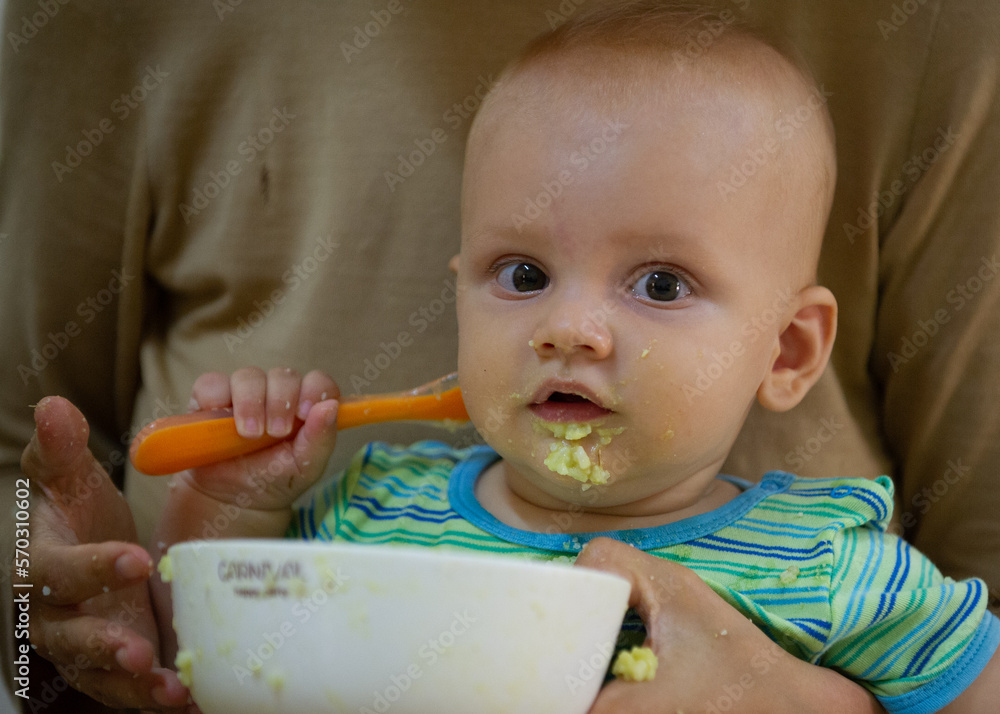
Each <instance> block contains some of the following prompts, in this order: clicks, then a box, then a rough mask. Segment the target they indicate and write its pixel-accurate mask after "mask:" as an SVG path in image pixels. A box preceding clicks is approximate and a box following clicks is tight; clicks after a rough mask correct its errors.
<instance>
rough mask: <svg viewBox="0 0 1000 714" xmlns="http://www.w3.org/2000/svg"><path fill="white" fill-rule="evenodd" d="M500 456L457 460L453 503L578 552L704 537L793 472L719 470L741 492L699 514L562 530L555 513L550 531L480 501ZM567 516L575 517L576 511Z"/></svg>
mask: <svg viewBox="0 0 1000 714" xmlns="http://www.w3.org/2000/svg"><path fill="white" fill-rule="evenodd" d="M499 459H500V456H499V455H498V454H497V453H496V452H495V451H493V449H491V448H489V447H487V446H484V447H480V448H477V449H475V450H473V451H472V453H471V454H470V455H469V456H468V457H467V458H465V459H463V460H462V461H460V462H459V463H458V464H456V466H455V469H454V470H453V471H452V473H451V479H450V481H449V484H448V498H449V500H450V501H451V507H452V508H453V509H454V510H455V512H456V513H458V514H459V515H460V516H462V517H463V518H464V519H466V520H467V521H469V522H470V523H472V524H473V525H474V526H476V527H478V528H480V529H482V530H484V531H485V532H487V533H489V534H491V535H494V536H496V537H497V538H500V539H501V540H505V541H507V542H509V543H516V544H520V545H524V546H528V547H530V548H536V549H538V550H549V551H558V552H565V553H578V552H579V551H580V550H581V549H582V548H583V546H584V545H586V543H587V541H589V540H591V539H593V538H600V537H607V538H614V539H615V540H620V541H622V542H624V543H628V544H629V545H632V546H635V547H636V548H639V549H640V550H653V549H656V548H664V547H667V546H671V545H678V544H680V543H687V542H689V541H692V540H695V539H697V538H701V537H703V536H706V535H709V534H711V533H715V532H716V531H718V530H720V529H721V528H724V527H725V526H727V525H729V524H730V523H732V522H733V521H735V520H737V519H739V518H742V517H743V516H744V515H745V514H746V513H747V512H748V511H749V510H750V509H752V508H753V507H754V506H756V505H757V504H758V503H760V502H761V501H762V500H764V499H765V498H767V497H768V496H772V495H774V494H776V493H783V492H784V491H786V490H788V487H789V486H791V484H792V481H794V480H795V476H794V475H793V474H790V473H786V472H784V471H769V472H768V473H766V474H764V477H763V479H761V481H760V483H752V482H750V481H747V480H746V479H742V478H738V477H736V476H726V475H723V474H720V475H719V476H718V477H717V478H720V479H722V480H723V481H728V482H729V483H731V484H733V485H735V486H736V487H738V488H739V489H740V490H742V491H743V493H741V494H740V495H739V496H737V497H736V498H734V499H733V500H731V501H729V502H728V503H725V504H723V505H722V506H720V507H719V508H716V509H715V510H713V511H709V512H708V513H701V514H699V515H697V516H691V517H690V518H685V519H683V520H680V521H675V522H673V523H666V524H664V525H661V526H650V527H649V528H630V529H627V530H619V531H600V532H590V533H569V532H566V531H565V530H563V529H561V528H560V527H559V524H558V520H557V516H553V521H552V526H551V527H550V528H548V529H547V531H546V532H535V531H526V530H523V529H521V528H515V527H513V526H508V525H507V524H506V523H502V522H500V521H499V520H497V518H496V517H495V516H493V515H492V514H491V513H490V512H489V511H487V510H486V509H485V508H483V507H482V505H480V503H479V501H478V500H476V481H478V480H479V477H480V476H481V475H482V473H483V472H484V471H485V470H486V468H487V467H489V466H490V465H492V464H493V463H494V462H496V461H498V460H499ZM567 516H568V517H569V518H572V517H573V515H572V512H568V513H567Z"/></svg>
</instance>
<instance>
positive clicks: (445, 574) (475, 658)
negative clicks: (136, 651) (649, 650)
mask: <svg viewBox="0 0 1000 714" xmlns="http://www.w3.org/2000/svg"><path fill="white" fill-rule="evenodd" d="M168 557H169V560H168V566H169V570H168V572H171V574H172V582H171V587H172V593H173V602H174V628H175V630H176V631H177V636H178V641H179V645H180V648H181V650H180V654H179V658H178V663H179V670H180V671H181V673H182V676H184V678H185V680H186V681H187V682H189V683H190V684H189V686H190V688H191V692H192V695H193V697H194V700H195V702H197V704H198V705H199V707H200V708H201V709H202V711H203V712H204V713H205V714H232V713H233V712H239V714H263V713H265V712H267V713H268V714H271V713H272V712H284V711H302V712H320V711H323V712H358V713H361V714H371V713H372V712H379V713H381V712H386V711H389V710H390V707H391V711H392V712H394V713H395V714H447V713H448V712H455V713H456V714H467V713H468V712H477V714H478V713H480V712H483V713H488V712H496V713H497V714H499V713H501V712H503V713H504V714H512V713H516V712H525V713H526V714H527V713H531V714H537V713H538V712H546V713H549V714H584V713H585V712H586V711H587V710H588V709H589V708H590V706H591V704H592V703H593V700H594V699H595V697H596V695H597V692H598V690H599V688H600V686H601V683H602V681H603V676H604V673H605V672H606V670H607V667H608V663H609V661H610V657H611V654H612V653H613V651H614V643H615V640H616V638H617V635H618V631H619V628H620V626H621V622H622V618H623V616H624V614H625V610H626V607H627V603H628V596H629V589H630V588H629V583H628V581H626V580H625V579H623V578H620V577H618V576H615V575H611V574H608V573H602V572H598V571H594V570H588V569H584V568H574V567H570V566H567V565H565V564H555V563H544V562H534V561H527V560H520V559H516V558H511V557H509V556H489V555H479V554H475V555H473V554H468V553H464V552H460V551H454V550H447V549H441V548H436V549H432V548H414V547H403V546H371V545H357V544H345V543H320V542H309V543H306V542H296V541H275V540H230V541H198V542H191V543H183V544H178V545H175V546H173V547H172V548H171V549H170V551H169V554H168Z"/></svg>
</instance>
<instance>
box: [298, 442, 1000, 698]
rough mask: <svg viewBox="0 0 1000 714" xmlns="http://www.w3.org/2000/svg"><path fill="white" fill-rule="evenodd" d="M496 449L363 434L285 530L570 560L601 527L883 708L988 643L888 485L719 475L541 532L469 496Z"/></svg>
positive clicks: (989, 628) (954, 669)
mask: <svg viewBox="0 0 1000 714" xmlns="http://www.w3.org/2000/svg"><path fill="white" fill-rule="evenodd" d="M498 458H499V457H498V456H497V454H496V453H495V452H494V451H493V450H492V449H490V448H489V447H485V446H474V447H470V448H467V449H460V450H456V449H454V448H452V447H450V446H447V445H445V444H440V443H435V442H420V443H418V444H414V445H413V446H411V447H406V448H399V447H392V446H388V445H386V444H381V443H373V444H369V445H368V446H367V447H366V448H365V449H363V450H362V451H361V452H359V453H358V454H357V455H356V456H355V457H354V459H353V461H352V463H351V465H350V466H349V467H348V469H347V470H346V471H345V473H344V475H343V477H342V478H340V479H336V480H333V481H330V482H324V483H322V484H320V485H319V486H318V487H317V488H316V489H314V490H313V491H312V493H311V495H310V497H309V500H308V501H307V502H306V503H305V505H301V506H300V507H298V508H297V510H296V515H295V518H293V523H292V526H291V527H290V529H289V533H288V536H289V537H293V538H304V539H309V540H313V539H318V540H328V541H332V540H337V541H351V542H356V543H379V544H401V545H402V544H405V545H423V546H430V547H450V548H456V549H462V550H472V551H478V552H482V553H497V554H503V555H509V556H516V557H523V558H530V559H536V560H550V561H551V560H567V561H571V560H573V559H574V558H575V557H576V555H577V554H578V553H579V551H580V550H581V549H582V548H583V546H584V544H585V543H586V542H587V541H588V540H590V539H591V538H596V537H599V536H608V537H611V538H615V539H617V540H620V541H624V542H626V543H630V544H631V545H633V546H635V547H637V548H640V549H642V550H644V551H647V552H649V553H650V554H652V555H655V556H658V557H661V558H665V559H667V560H671V561H673V562H676V563H680V564H682V565H685V566H687V567H689V568H691V569H693V570H695V571H696V572H697V573H698V574H699V575H700V576H701V578H702V579H703V580H704V581H705V582H706V583H707V584H708V585H709V586H710V587H711V588H712V589H713V590H714V591H715V592H716V593H718V594H719V595H720V596H721V597H722V598H723V599H725V600H726V601H727V602H729V603H730V604H731V605H732V606H733V607H735V608H736V609H737V610H739V611H740V612H742V613H743V614H745V615H746V616H747V617H749V618H750V619H751V620H753V622H754V623H755V624H756V625H757V626H758V627H760V628H761V629H762V630H763V631H764V632H765V633H767V635H768V636H769V637H771V639H773V640H774V641H775V642H777V643H778V644H779V645H780V646H781V647H783V648H784V649H785V650H787V651H788V652H790V653H792V654H793V655H795V656H796V657H799V658H800V659H803V660H805V661H808V662H812V663H814V664H818V665H822V666H824V667H830V668H833V669H836V670H838V671H840V672H842V673H843V674H845V675H846V676H849V677H851V678H852V679H855V680H857V681H858V682H860V683H861V684H862V685H864V686H865V687H867V688H868V689H869V690H870V691H872V692H873V693H874V694H875V696H876V697H878V699H879V701H880V702H881V704H882V706H883V707H885V708H886V709H887V710H888V711H889V712H894V713H895V712H905V713H906V714H918V713H920V712H933V711H937V710H938V709H940V708H941V707H943V706H945V705H946V704H947V703H948V702H950V701H951V700H952V699H954V698H955V697H956V696H958V694H960V693H961V692H962V691H964V690H965V688H966V687H968V685H969V684H971V683H972V681H974V680H975V678H976V677H977V676H978V675H979V673H980V672H981V671H982V669H983V668H984V667H985V665H986V663H987V662H988V661H989V659H990V657H991V656H992V654H993V652H994V651H995V650H996V649H997V646H998V644H1000V621H998V620H997V618H996V617H994V616H993V615H991V614H990V613H989V612H988V611H987V610H986V602H987V599H988V597H987V591H986V587H985V585H984V584H983V582H982V581H980V580H977V579H972V580H964V581H961V582H956V581H954V580H952V579H950V578H946V577H944V576H943V575H942V574H941V573H940V572H939V571H938V570H937V569H936V568H935V567H934V565H933V564H931V562H930V561H929V560H928V559H927V558H926V557H925V556H923V555H922V554H920V553H919V552H918V551H916V550H914V549H913V548H911V547H910V546H909V545H908V544H907V543H906V542H905V541H904V540H902V539H900V538H898V537H896V536H894V535H893V534H891V533H888V532H887V527H888V524H889V518H890V516H891V513H892V492H893V487H892V482H891V481H890V480H889V479H888V478H887V477H884V476H883V477H879V478H878V479H875V480H873V481H869V480H865V479H801V478H797V477H795V476H794V475H792V474H789V473H785V472H781V471H772V472H769V473H767V474H765V475H764V477H763V479H762V480H761V481H760V483H757V484H753V483H750V482H748V481H745V480H743V479H738V478H734V477H730V476H719V478H721V479H724V480H727V481H729V482H731V483H733V484H735V485H737V486H738V487H739V488H740V489H741V491H742V493H741V494H740V495H738V496H737V497H736V498H734V499H733V500H731V501H730V502H728V503H726V504H725V505H723V506H722V507H720V508H718V509H716V510H714V511H711V512H708V513H704V514H701V515H698V516H694V517H692V518H687V519H684V520H682V521H677V522H674V523H668V524H666V525H662V526H656V527H650V528H637V529H631V530H620V531H613V532H600V533H597V532H587V533H574V532H573V531H572V526H573V520H574V514H573V512H572V511H568V512H566V513H560V514H553V523H552V526H551V527H550V528H547V529H546V531H545V532H533V531H526V530H522V529H518V528H514V527H512V526H508V525H506V524H504V523H502V522H500V521H499V520H497V519H496V518H495V517H493V516H492V515H491V514H490V513H489V512H487V511H486V510H485V509H484V508H483V507H482V506H481V505H480V504H479V502H478V501H477V500H476V497H475V483H476V479H477V478H478V477H479V475H480V474H481V473H482V472H483V471H484V470H485V468H486V467H487V466H489V465H490V464H492V463H493V462H494V461H496V460H497V459H498Z"/></svg>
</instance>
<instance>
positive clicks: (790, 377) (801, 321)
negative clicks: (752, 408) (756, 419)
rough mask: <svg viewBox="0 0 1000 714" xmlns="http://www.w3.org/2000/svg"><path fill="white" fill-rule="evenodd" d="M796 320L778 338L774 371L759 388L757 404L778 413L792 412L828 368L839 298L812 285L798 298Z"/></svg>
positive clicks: (793, 317)
mask: <svg viewBox="0 0 1000 714" xmlns="http://www.w3.org/2000/svg"><path fill="white" fill-rule="evenodd" d="M796 298H797V307H796V310H795V314H794V315H793V316H792V321H791V322H790V323H789V324H788V327H786V328H785V331H784V332H782V333H781V335H780V337H779V338H778V345H777V348H776V350H775V352H776V354H775V357H774V361H773V363H772V364H771V370H770V371H769V372H768V373H767V375H766V376H765V377H764V381H763V382H761V385H760V387H759V388H758V389H757V401H759V402H760V403H761V406H763V407H765V408H766V409H770V410H771V411H775V412H783V411H788V410H789V409H791V408H792V407H794V406H795V405H796V404H798V403H799V402H800V401H802V398H803V397H804V396H805V395H806V392H808V391H809V389H810V388H811V387H812V386H813V385H814V384H815V383H816V381H817V380H818V379H819V378H820V375H822V374H823V370H824V369H826V363H827V362H828V361H829V360H830V352H831V350H833V340H834V337H835V336H836V334H837V299H836V298H835V297H833V293H831V292H830V291H829V290H827V289H826V288H824V287H822V286H820V285H812V286H810V287H808V288H804V289H803V290H802V291H801V292H799V294H798V295H797V296H796Z"/></svg>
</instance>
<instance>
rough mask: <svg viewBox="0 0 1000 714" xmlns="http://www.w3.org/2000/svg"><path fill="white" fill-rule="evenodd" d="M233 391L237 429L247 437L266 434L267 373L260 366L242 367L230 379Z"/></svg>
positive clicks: (253, 437) (251, 437) (257, 436)
mask: <svg viewBox="0 0 1000 714" xmlns="http://www.w3.org/2000/svg"><path fill="white" fill-rule="evenodd" d="M229 387H230V389H231V390H232V392H233V416H234V417H236V431H238V432H239V433H240V436H242V437H244V438H247V439H257V438H259V437H261V436H263V435H264V424H265V420H266V416H267V415H266V413H265V407H264V395H265V394H266V392H267V375H266V374H264V370H262V369H260V368H259V367H242V368H240V369H238V370H236V371H235V372H233V376H232V377H230V379H229Z"/></svg>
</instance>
